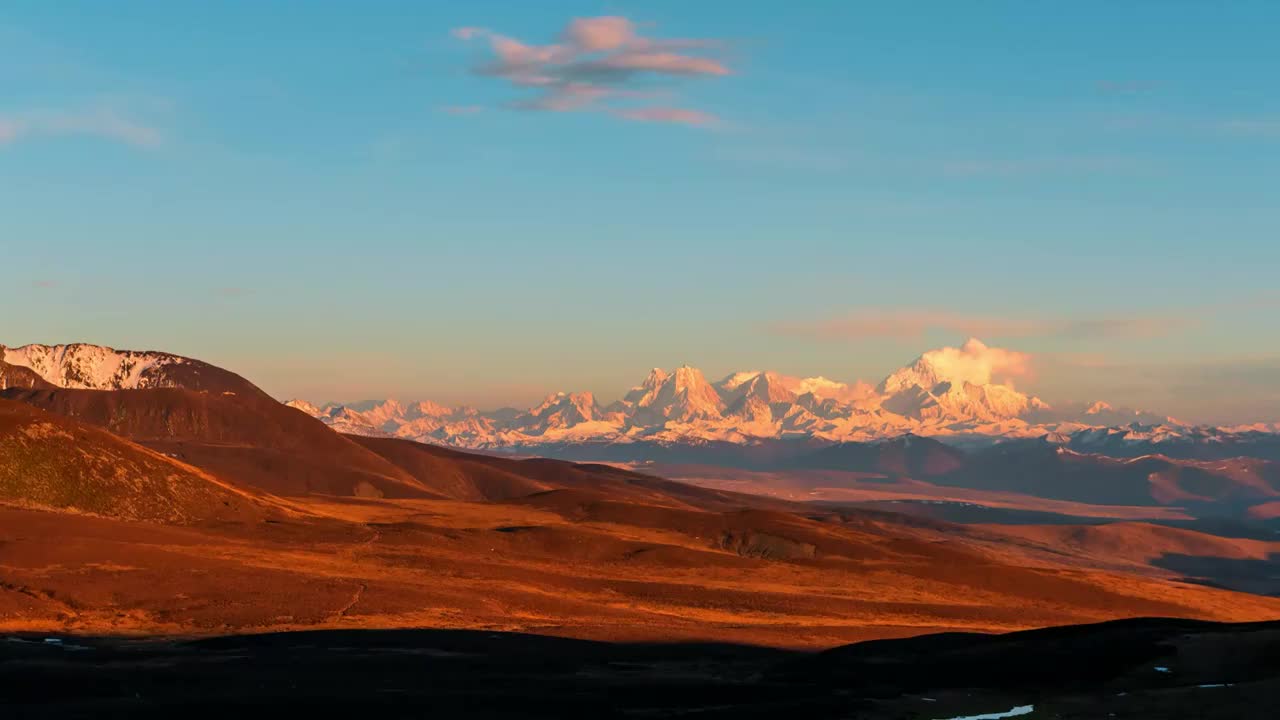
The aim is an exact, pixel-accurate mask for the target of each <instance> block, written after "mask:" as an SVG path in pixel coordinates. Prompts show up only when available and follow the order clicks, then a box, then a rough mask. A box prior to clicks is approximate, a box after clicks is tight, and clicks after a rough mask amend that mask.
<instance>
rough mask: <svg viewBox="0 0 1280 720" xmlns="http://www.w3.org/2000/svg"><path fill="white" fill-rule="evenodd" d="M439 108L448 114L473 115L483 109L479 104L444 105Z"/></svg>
mask: <svg viewBox="0 0 1280 720" xmlns="http://www.w3.org/2000/svg"><path fill="white" fill-rule="evenodd" d="M440 109H441V110H442V111H444V112H446V113H448V114H449V115H475V114H476V113H479V112H483V111H484V108H482V107H480V106H479V105H446V106H445V107H443V108H440Z"/></svg>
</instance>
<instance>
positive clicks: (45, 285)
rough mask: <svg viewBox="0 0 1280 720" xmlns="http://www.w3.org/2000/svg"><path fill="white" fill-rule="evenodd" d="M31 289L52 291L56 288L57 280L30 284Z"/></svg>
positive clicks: (38, 281)
mask: <svg viewBox="0 0 1280 720" xmlns="http://www.w3.org/2000/svg"><path fill="white" fill-rule="evenodd" d="M31 287H33V288H35V289H36V290H52V289H54V288H56V287H58V281H57V280H36V281H34V282H32V283H31Z"/></svg>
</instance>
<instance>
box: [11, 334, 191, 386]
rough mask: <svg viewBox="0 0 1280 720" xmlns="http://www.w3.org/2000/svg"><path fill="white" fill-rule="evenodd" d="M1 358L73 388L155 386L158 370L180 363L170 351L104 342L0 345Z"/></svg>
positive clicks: (54, 382) (46, 378)
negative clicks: (117, 347) (115, 346)
mask: <svg viewBox="0 0 1280 720" xmlns="http://www.w3.org/2000/svg"><path fill="white" fill-rule="evenodd" d="M0 360H3V361H4V362H6V363H8V364H10V365H14V366H17V367H25V368H29V369H30V370H32V371H33V372H35V373H36V374H37V375H39V376H40V377H41V378H43V379H44V380H45V382H48V383H50V384H52V385H56V386H58V387H63V388H69V389H73V390H134V389H137V388H144V387H155V385H156V382H157V381H156V380H155V377H156V374H155V372H154V371H156V370H158V369H159V368H162V367H165V366H167V365H180V364H182V363H183V362H186V359H185V358H182V357H178V356H177V355H170V354H168V353H157V352H136V351H132V350H115V349H113V348H109V347H104V346H101V345H84V344H72V345H24V346H22V347H18V348H10V347H4V346H2V345H0Z"/></svg>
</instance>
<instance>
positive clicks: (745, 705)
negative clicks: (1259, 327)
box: [0, 619, 1280, 720]
mask: <svg viewBox="0 0 1280 720" xmlns="http://www.w3.org/2000/svg"><path fill="white" fill-rule="evenodd" d="M0 697H3V698H4V701H5V706H6V707H5V711H6V714H5V717H13V718H28V717H30V718H35V717H39V718H73V717H74V718H90V717H94V718H96V717H108V716H110V717H117V716H119V717H130V718H152V717H173V716H175V715H178V714H188V713H190V712H191V709H192V708H199V709H200V712H201V714H202V715H205V714H208V715H211V716H212V715H217V716H221V717H226V716H236V717H268V716H270V717H286V716H288V717H297V716H299V715H303V716H308V715H310V714H312V713H320V716H321V717H334V716H348V717H355V716H359V717H375V716H376V717H388V718H391V717H443V718H452V717H465V718H496V717H540V718H566V717H596V718H612V717H629V718H630V717H696V718H757V717H759V718H765V717H781V716H786V717H796V718H851V717H856V718H866V719H868V720H878V719H881V718H883V719H889V718H939V719H940V718H957V717H965V716H970V717H971V716H982V717H1000V716H1002V715H1001V714H1002V713H1006V714H1007V713H1014V715H1009V716H1022V717H1028V718H1060V719H1064V720H1065V719H1072V718H1077V719H1080V718H1106V717H1128V718H1196V719H1221V720H1227V719H1231V720H1235V719H1237V718H1250V717H1266V716H1267V713H1268V712H1269V709H1270V708H1273V707H1275V704H1276V702H1277V701H1280V623H1266V624H1251V625H1218V624H1213V623H1198V622H1190V621H1180V620H1160V619H1147V620H1130V621H1120V622H1113V623H1103V624H1099V625H1081V626H1072V627H1059V628H1048V629H1044V630H1035V631H1028V632H1020V633H1012V634H1007V635H994V636H993V635H977V634H963V633H946V634H939V635H926V636H921V637H916V638H911V639H906V640H884V641H872V642H866V643H860V644H856V645H850V646H846V647H841V648H837V649H834V650H830V651H827V652H822V653H816V654H810V653H803V652H795V651H785V650H774V649H768V648H759V647H752V646H741V645H725V644H706V643H694V644H621V643H601V642H591V641H583V640H569V639H564V638H552V637H544V636H538V635H525V634H512V633H495V632H475V631H431V630H425V631H405V630H398V631H397V630H393V631H324V632H306V633H283V634H267V635H247V636H226V637H220V638H211V639H206V640H195V641H165V640H151V641H129V640H121V639H104V638H95V637H74V636H63V635H58V636H41V635H16V636H9V637H8V638H7V639H6V640H5V641H3V642H0Z"/></svg>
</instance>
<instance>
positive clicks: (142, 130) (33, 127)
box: [0, 109, 163, 148]
mask: <svg viewBox="0 0 1280 720" xmlns="http://www.w3.org/2000/svg"><path fill="white" fill-rule="evenodd" d="M42 136H43V137H65V136H84V137H96V138H100V139H103V140H110V141H112V142H118V143H123V144H125V145H130V146H133V147H140V148H152V147H156V146H157V145H160V144H161V142H162V141H163V135H162V133H161V132H160V131H159V130H158V129H156V128H154V127H152V126H150V125H147V124H145V123H143V122H140V121H137V120H134V119H132V118H130V117H128V116H125V115H123V114H121V113H119V112H117V111H115V110H110V109H93V110H84V111H67V110H26V111H18V112H3V111H0V145H8V144H12V143H16V142H20V141H22V140H26V139H29V138H34V137H42Z"/></svg>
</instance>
